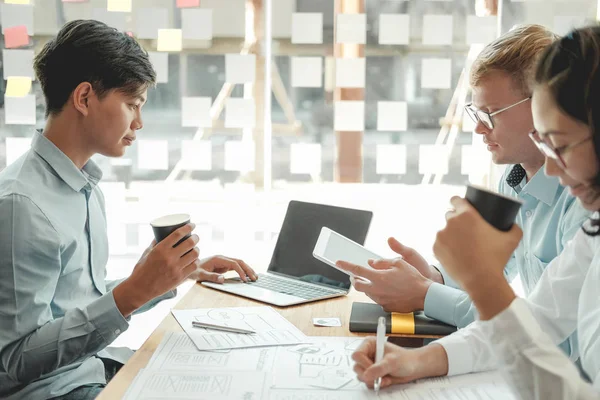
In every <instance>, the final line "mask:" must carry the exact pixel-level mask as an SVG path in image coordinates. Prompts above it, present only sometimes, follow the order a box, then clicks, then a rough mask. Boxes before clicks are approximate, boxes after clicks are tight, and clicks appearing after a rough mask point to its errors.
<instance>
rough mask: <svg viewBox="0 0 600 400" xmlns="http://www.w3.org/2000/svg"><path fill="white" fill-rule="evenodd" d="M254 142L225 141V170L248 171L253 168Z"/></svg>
mask: <svg viewBox="0 0 600 400" xmlns="http://www.w3.org/2000/svg"><path fill="white" fill-rule="evenodd" d="M254 154H255V149H254V142H253V141H240V140H235V141H228V142H225V170H226V171H240V172H248V171H253V170H254Z"/></svg>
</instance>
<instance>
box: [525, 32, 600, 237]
mask: <svg viewBox="0 0 600 400" xmlns="http://www.w3.org/2000/svg"><path fill="white" fill-rule="evenodd" d="M535 81H536V84H544V85H547V87H548V88H549V90H550V92H551V93H552V95H553V96H554V100H555V101H556V104H558V107H559V108H560V109H561V110H562V111H563V112H564V113H565V114H567V115H569V116H570V117H571V118H574V119H576V120H578V121H581V122H583V123H584V124H586V125H587V126H589V127H590V130H591V132H592V139H593V143H594V149H595V151H596V156H597V158H598V157H600V27H599V26H593V27H586V28H581V29H576V30H573V31H571V32H570V33H569V34H568V35H566V36H564V37H563V38H562V39H560V40H559V41H557V42H555V43H553V44H551V45H550V46H548V48H547V49H546V50H545V51H544V53H543V54H542V57H541V58H540V61H539V63H538V68H537V71H536V75H535ZM599 165H600V163H599ZM592 185H593V186H594V189H595V190H596V192H597V193H598V194H599V195H600V173H599V174H598V175H597V176H596V177H595V178H594V181H593V182H592ZM590 223H591V227H590V228H587V227H584V231H585V232H586V233H587V234H588V235H591V236H596V235H600V218H599V217H598V213H596V215H594V216H593V217H592V218H591V219H590Z"/></svg>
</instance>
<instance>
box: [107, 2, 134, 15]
mask: <svg viewBox="0 0 600 400" xmlns="http://www.w3.org/2000/svg"><path fill="white" fill-rule="evenodd" d="M106 9H107V10H108V11H115V12H131V0H108V2H107V3H106Z"/></svg>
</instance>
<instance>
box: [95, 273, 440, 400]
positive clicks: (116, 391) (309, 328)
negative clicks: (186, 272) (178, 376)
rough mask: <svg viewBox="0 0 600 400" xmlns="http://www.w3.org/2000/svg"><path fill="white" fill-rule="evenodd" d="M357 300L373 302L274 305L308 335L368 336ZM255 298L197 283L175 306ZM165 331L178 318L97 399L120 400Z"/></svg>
mask: <svg viewBox="0 0 600 400" xmlns="http://www.w3.org/2000/svg"><path fill="white" fill-rule="evenodd" d="M354 301H362V302H372V301H371V300H370V299H369V298H368V297H367V296H365V295H364V294H363V293H359V292H356V291H354V290H352V291H351V292H350V294H349V295H347V296H342V297H337V298H335V299H329V300H323V301H318V302H313V303H307V304H301V305H298V306H292V307H285V308H279V307H273V308H274V309H275V310H277V311H278V312H279V313H280V314H281V315H282V316H284V317H285V318H287V319H288V320H289V321H290V322H292V323H293V324H294V325H296V327H298V329H300V330H301V331H302V332H304V334H306V335H307V336H369V335H371V334H366V333H353V332H350V330H349V329H348V323H349V319H350V311H351V309H352V303H353V302H354ZM264 305H265V304H264V303H260V302H257V301H254V300H250V299H247V298H244V297H239V296H234V295H231V294H228V293H224V292H220V291H218V290H214V289H210V288H207V287H205V286H202V285H200V284H196V285H194V286H193V287H192V288H191V289H190V291H189V292H188V293H187V294H186V295H185V296H184V297H183V298H182V299H181V300H180V301H179V303H177V305H176V306H175V308H176V309H189V308H220V307H248V306H264ZM317 317H337V318H339V319H340V320H341V321H342V326H341V327H316V326H313V324H312V319H313V318H317ZM165 332H183V330H182V329H181V327H180V326H179V324H178V323H177V321H176V320H175V318H173V316H172V315H171V314H170V313H169V315H167V316H166V317H165V319H164V320H163V321H162V322H161V323H160V325H159V326H158V327H157V328H156V330H155V331H154V332H153V333H152V335H150V337H149V338H148V340H146V342H144V344H143V345H142V347H141V348H140V349H139V350H137V351H136V352H135V354H134V355H133V356H132V357H131V359H130V360H129V361H128V362H127V364H125V366H123V368H121V370H120V371H119V373H118V374H117V375H115V377H114V378H113V379H112V380H111V381H110V383H109V384H108V385H107V386H106V388H105V389H104V390H103V391H102V393H101V394H100V396H98V398H97V399H98V400H114V399H120V398H122V397H123V395H124V394H125V391H126V390H127V388H128V387H129V385H130V384H131V382H133V380H134V379H135V377H136V376H137V373H138V372H139V370H140V369H142V368H144V367H145V366H146V364H147V363H148V361H150V358H151V357H152V354H153V353H154V351H155V350H156V348H157V347H158V345H159V344H160V342H161V340H162V338H163V336H164V334H165ZM390 336H393V338H392V339H390V341H392V342H394V343H396V344H398V345H402V346H406V347H419V346H422V345H423V339H426V338H437V337H438V336H428V335H420V336H418V335H390Z"/></svg>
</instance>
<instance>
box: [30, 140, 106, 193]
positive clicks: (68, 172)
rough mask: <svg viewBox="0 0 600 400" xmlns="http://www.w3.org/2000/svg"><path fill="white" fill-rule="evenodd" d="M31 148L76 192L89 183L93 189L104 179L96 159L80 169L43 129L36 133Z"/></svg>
mask: <svg viewBox="0 0 600 400" xmlns="http://www.w3.org/2000/svg"><path fill="white" fill-rule="evenodd" d="M31 148H32V149H33V150H34V151H35V152H36V153H37V154H39V156H40V157H42V158H43V159H44V160H45V161H46V162H47V163H48V164H49V165H50V167H52V169H54V171H55V172H56V173H57V174H58V176H59V177H60V178H61V179H62V180H63V181H64V182H65V183H66V184H67V185H69V186H70V187H71V189H73V190H74V191H76V192H80V191H81V189H83V188H84V187H85V186H86V185H88V184H89V186H90V189H91V188H93V187H94V186H96V185H97V184H98V182H100V179H102V171H101V170H100V168H99V167H98V165H96V163H95V162H94V161H92V160H89V161H88V162H87V163H86V164H85V165H84V166H83V170H79V168H77V166H76V165H75V164H74V163H73V161H71V159H70V158H69V157H67V156H66V155H65V153H63V152H62V151H61V150H60V149H59V148H58V147H56V145H55V144H54V143H52V142H51V141H50V140H48V138H46V137H45V136H44V135H43V134H42V132H41V131H37V132H36V134H35V135H34V137H33V141H32V143H31Z"/></svg>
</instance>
